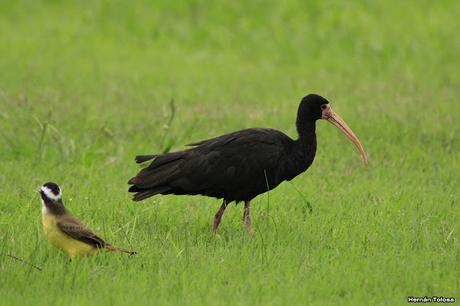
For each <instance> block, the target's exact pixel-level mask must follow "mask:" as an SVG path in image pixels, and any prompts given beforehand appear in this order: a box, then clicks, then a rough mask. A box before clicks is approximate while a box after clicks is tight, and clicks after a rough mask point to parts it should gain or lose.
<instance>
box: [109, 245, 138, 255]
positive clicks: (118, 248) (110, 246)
mask: <svg viewBox="0 0 460 306" xmlns="http://www.w3.org/2000/svg"><path fill="white" fill-rule="evenodd" d="M105 248H106V249H107V250H109V251H111V252H123V253H127V254H129V255H136V254H137V252H135V251H130V250H127V249H125V248H120V247H116V246H113V245H111V244H106V245H105Z"/></svg>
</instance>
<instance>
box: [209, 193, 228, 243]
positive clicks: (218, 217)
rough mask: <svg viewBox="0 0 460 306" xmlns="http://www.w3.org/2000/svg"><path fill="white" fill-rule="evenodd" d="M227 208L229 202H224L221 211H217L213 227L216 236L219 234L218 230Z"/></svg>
mask: <svg viewBox="0 0 460 306" xmlns="http://www.w3.org/2000/svg"><path fill="white" fill-rule="evenodd" d="M225 208H227V202H226V201H225V200H224V201H223V202H222V205H221V206H220V208H219V210H218V211H217V213H216V215H215V216H214V225H213V226H212V233H213V234H214V235H215V234H216V232H217V228H218V227H219V224H220V220H222V216H223V215H224V212H225Z"/></svg>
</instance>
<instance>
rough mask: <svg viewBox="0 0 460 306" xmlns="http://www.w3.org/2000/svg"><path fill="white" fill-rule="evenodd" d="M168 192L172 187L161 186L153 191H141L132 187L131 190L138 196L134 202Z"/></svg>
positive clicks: (134, 198)
mask: <svg viewBox="0 0 460 306" xmlns="http://www.w3.org/2000/svg"><path fill="white" fill-rule="evenodd" d="M168 190H170V187H168V186H159V187H156V188H151V189H140V188H137V187H136V186H131V188H129V191H130V192H136V194H135V195H134V196H133V201H136V202H138V201H142V200H145V199H147V198H149V197H151V196H154V195H156V194H159V193H162V192H166V191H168Z"/></svg>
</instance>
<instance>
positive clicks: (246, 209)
mask: <svg viewBox="0 0 460 306" xmlns="http://www.w3.org/2000/svg"><path fill="white" fill-rule="evenodd" d="M225 208H227V202H226V201H225V200H224V201H223V202H222V205H221V206H220V208H219V210H218V211H217V213H216V214H215V216H214V224H213V226H212V233H213V235H215V234H216V233H217V228H218V227H219V224H220V221H221V220H222V216H223V215H224V212H225ZM250 208H251V204H250V202H249V201H245V202H244V212H243V222H244V224H245V225H246V229H247V231H248V234H249V235H251V236H253V235H254V230H253V229H252V224H251V216H250V215H249V209H250Z"/></svg>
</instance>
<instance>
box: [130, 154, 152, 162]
mask: <svg viewBox="0 0 460 306" xmlns="http://www.w3.org/2000/svg"><path fill="white" fill-rule="evenodd" d="M155 157H157V155H155V154H153V155H137V156H136V158H135V160H136V163H138V164H142V163H143V162H146V161H148V160H151V159H154V158H155Z"/></svg>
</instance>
